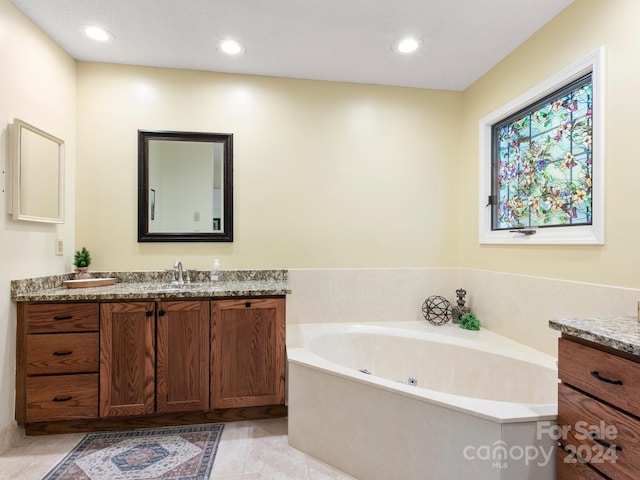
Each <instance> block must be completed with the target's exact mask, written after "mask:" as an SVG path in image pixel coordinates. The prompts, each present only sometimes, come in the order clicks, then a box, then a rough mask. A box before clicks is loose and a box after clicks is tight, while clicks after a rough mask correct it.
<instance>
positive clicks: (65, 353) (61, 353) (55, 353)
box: [53, 350, 73, 357]
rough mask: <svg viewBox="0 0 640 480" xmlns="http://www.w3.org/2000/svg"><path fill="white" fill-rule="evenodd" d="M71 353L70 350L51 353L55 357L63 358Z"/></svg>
mask: <svg viewBox="0 0 640 480" xmlns="http://www.w3.org/2000/svg"><path fill="white" fill-rule="evenodd" d="M72 353H73V352H72V351H71V350H67V351H66V352H53V354H54V355H55V356H56V357H64V356H65V355H71V354H72Z"/></svg>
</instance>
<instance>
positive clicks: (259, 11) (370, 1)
mask: <svg viewBox="0 0 640 480" xmlns="http://www.w3.org/2000/svg"><path fill="white" fill-rule="evenodd" d="M12 2H13V3H14V4H15V5H16V6H17V7H18V8H19V9H20V10H22V11H23V12H24V13H25V14H26V15H27V16H28V17H29V18H31V19H32V20H33V21H34V22H35V23H36V24H37V25H38V26H40V28H42V30H44V31H45V32H47V33H48V34H49V35H50V36H51V37H52V38H53V39H54V41H56V42H57V43H58V44H59V45H60V46H62V48H64V49H65V50H66V51H67V52H68V53H69V54H70V55H71V56H72V57H74V58H75V59H77V60H84V61H94V62H110V63H123V64H132V65H147V66H158V67H171V68H185V69H194V70H206V71H216V72H228V73H246V74H256V75H269V76H277V77H292V78H307V79H316V80H331V81H344V82H358V83H372V84H382V85H398V86H407V87H419V88H435V89H444V90H464V89H465V88H467V87H468V86H469V85H471V84H472V83H473V82H474V81H475V80H477V79H478V78H479V77H481V76H482V75H483V74H484V73H486V72H487V71H488V70H489V69H491V68H492V67H493V66H494V65H495V64H496V63H498V62H499V61H500V60H501V59H503V58H504V57H505V56H506V55H508V54H509V53H510V52H511V51H513V50H514V49H515V48H516V47H518V45H520V44H521V43H522V42H523V41H524V40H526V39H527V38H528V37H529V36H531V35H532V34H533V33H534V32H535V31H536V30H538V29H539V28H540V27H541V26H542V25H544V24H545V23H547V22H548V21H549V20H550V19H551V18H553V17H554V16H555V15H556V14H558V13H559V12H560V11H561V10H563V9H564V8H566V7H567V6H568V5H569V4H570V3H572V2H573V0H535V1H533V0H12ZM85 24H96V25H99V26H102V27H103V28H105V29H106V30H108V31H110V32H111V33H112V34H113V35H114V36H115V40H114V41H113V42H112V43H108V44H97V43H95V42H92V41H91V40H89V39H87V38H86V37H84V36H83V35H82V34H81V33H80V31H79V28H80V26H81V25H85ZM407 34H411V35H415V36H418V37H420V38H421V39H422V41H423V45H422V47H421V48H420V50H418V52H416V53H414V54H412V55H399V54H397V53H394V52H393V51H392V50H391V44H392V43H393V42H394V41H395V40H397V39H398V38H399V37H401V36H404V35H407ZM224 37H233V38H235V39H237V40H239V41H240V42H242V43H243V45H244V46H245V48H246V53H245V54H244V55H242V56H240V57H229V56H227V55H225V54H223V53H221V52H219V51H218V50H217V48H216V45H217V43H218V42H219V41H220V40H221V39H223V38H224Z"/></svg>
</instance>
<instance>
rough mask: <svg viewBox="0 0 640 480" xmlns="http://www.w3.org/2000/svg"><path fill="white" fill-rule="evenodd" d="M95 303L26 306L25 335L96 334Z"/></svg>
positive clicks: (96, 312) (97, 317)
mask: <svg viewBox="0 0 640 480" xmlns="http://www.w3.org/2000/svg"><path fill="white" fill-rule="evenodd" d="M98 312H99V308H98V304H97V303H38V304H32V305H27V307H26V319H27V333H58V332H97V331H98V320H99V314H98Z"/></svg>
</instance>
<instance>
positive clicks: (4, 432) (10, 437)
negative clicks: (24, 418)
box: [0, 420, 24, 454]
mask: <svg viewBox="0 0 640 480" xmlns="http://www.w3.org/2000/svg"><path fill="white" fill-rule="evenodd" d="M22 437H24V429H23V428H22V427H19V426H18V424H17V423H16V422H15V420H14V421H12V422H11V423H9V424H8V425H6V426H4V427H3V428H1V429H0V454H2V453H4V452H5V451H7V450H8V449H9V448H11V447H12V446H13V444H15V443H16V442H17V441H18V440H19V439H20V438H22Z"/></svg>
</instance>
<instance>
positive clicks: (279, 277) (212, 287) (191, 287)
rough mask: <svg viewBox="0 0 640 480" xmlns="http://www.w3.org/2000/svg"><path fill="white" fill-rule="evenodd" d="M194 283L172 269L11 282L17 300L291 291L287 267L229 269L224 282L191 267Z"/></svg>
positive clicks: (104, 298) (184, 296)
mask: <svg viewBox="0 0 640 480" xmlns="http://www.w3.org/2000/svg"><path fill="white" fill-rule="evenodd" d="M189 272H190V275H191V282H192V283H190V284H186V285H184V286H179V285H172V284H171V280H172V275H173V273H172V270H160V271H133V272H91V273H92V276H93V277H94V278H116V279H117V280H116V283H115V284H114V285H109V286H105V287H91V288H74V289H68V288H66V287H65V286H64V285H63V283H62V282H63V281H65V280H70V279H72V278H73V276H74V274H73V273H66V274H60V275H51V276H45V277H36V278H28V279H23V280H12V281H11V299H12V300H13V301H16V302H63V301H82V300H135V299H147V298H173V299H175V298H202V297H249V296H274V295H287V294H290V293H291V289H290V287H289V283H288V271H287V270H229V271H225V272H224V277H223V280H222V281H216V282H212V281H210V280H209V271H208V270H190V271H189Z"/></svg>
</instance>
